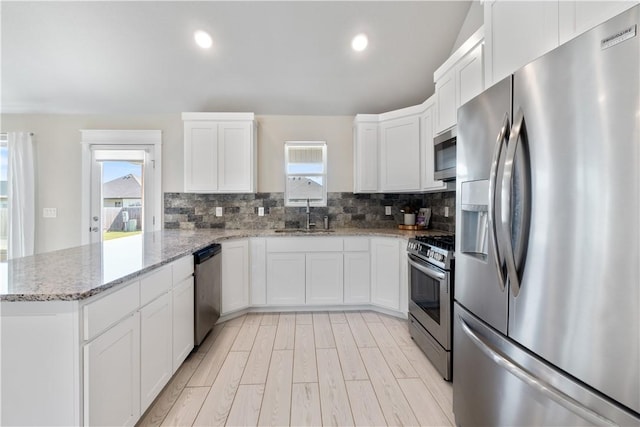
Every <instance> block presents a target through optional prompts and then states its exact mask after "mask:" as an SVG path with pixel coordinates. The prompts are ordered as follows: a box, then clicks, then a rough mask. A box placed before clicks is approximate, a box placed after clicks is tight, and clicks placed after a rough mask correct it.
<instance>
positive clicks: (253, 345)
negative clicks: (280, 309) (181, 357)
mask: <svg viewBox="0 0 640 427" xmlns="http://www.w3.org/2000/svg"><path fill="white" fill-rule="evenodd" d="M160 425H162V426H192V425H195V426H200V425H227V426H256V425H261V426H263V425H264V426H285V425H291V426H320V425H331V426H353V425H355V426H380V425H392V426H397V425H411V426H414V425H415V426H417V425H421V426H447V425H449V426H450V425H454V418H453V412H452V389H451V384H450V383H448V382H446V381H444V380H443V379H442V377H441V376H440V375H439V374H438V373H437V371H436V370H435V368H434V367H433V366H432V365H431V363H430V362H429V360H428V359H427V358H426V357H425V356H424V354H423V353H422V352H421V351H420V349H419V348H418V347H416V345H415V344H414V343H413V341H412V340H411V337H410V336H409V332H408V329H407V322H406V321H404V320H402V319H397V318H394V317H390V316H386V315H384V314H380V313H374V312H370V311H368V312H331V313H265V314H262V313H260V314H247V315H244V316H241V317H238V318H235V319H232V320H229V321H228V322H225V323H223V324H220V325H216V327H215V328H214V330H213V331H212V332H211V333H210V334H209V336H208V337H207V339H206V340H205V341H204V342H203V343H202V345H201V346H200V347H199V348H198V351H196V352H193V353H192V354H191V355H189V357H188V358H187V360H186V361H185V363H184V364H183V365H182V366H181V367H180V369H179V370H178V372H177V373H176V375H175V376H174V377H173V378H172V379H171V381H170V382H169V384H168V385H167V386H166V387H165V389H164V390H163V391H162V392H161V393H160V395H159V396H158V398H157V399H156V401H155V402H154V403H153V404H152V406H151V407H150V408H149V410H147V412H146V413H145V415H144V417H143V418H142V419H141V420H140V422H139V423H138V426H141V427H142V426H160Z"/></svg>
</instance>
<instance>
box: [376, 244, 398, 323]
mask: <svg viewBox="0 0 640 427" xmlns="http://www.w3.org/2000/svg"><path fill="white" fill-rule="evenodd" d="M398 242H399V241H398V239H393V238H375V239H371V303H372V304H375V305H379V306H381V307H386V308H390V309H392V310H399V309H400V249H399V243H398Z"/></svg>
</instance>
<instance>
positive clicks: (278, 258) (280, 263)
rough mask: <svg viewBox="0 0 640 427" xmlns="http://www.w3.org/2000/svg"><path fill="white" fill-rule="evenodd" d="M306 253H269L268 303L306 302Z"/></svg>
mask: <svg viewBox="0 0 640 427" xmlns="http://www.w3.org/2000/svg"><path fill="white" fill-rule="evenodd" d="M305 280H306V278H305V256H304V253H276V254H267V304H273V305H300V304H304V303H305Z"/></svg>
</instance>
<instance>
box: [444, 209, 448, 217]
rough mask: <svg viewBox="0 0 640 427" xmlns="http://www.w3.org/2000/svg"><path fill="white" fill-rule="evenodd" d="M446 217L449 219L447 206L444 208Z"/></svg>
mask: <svg viewBox="0 0 640 427" xmlns="http://www.w3.org/2000/svg"><path fill="white" fill-rule="evenodd" d="M444 216H445V218H448V217H449V206H445V207H444Z"/></svg>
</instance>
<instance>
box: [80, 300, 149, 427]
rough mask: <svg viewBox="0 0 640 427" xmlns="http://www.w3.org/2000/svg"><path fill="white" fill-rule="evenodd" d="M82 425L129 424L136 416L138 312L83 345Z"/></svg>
mask: <svg viewBox="0 0 640 427" xmlns="http://www.w3.org/2000/svg"><path fill="white" fill-rule="evenodd" d="M84 405H85V406H84V424H85V425H86V426H132V425H134V424H135V423H136V421H138V418H139V417H140V315H139V314H138V313H137V312H136V313H135V314H134V315H132V316H131V317H129V318H127V319H125V320H123V321H121V322H120V323H118V324H117V325H116V326H114V327H113V328H111V329H109V330H108V331H107V332H105V333H104V334H102V335H100V336H99V337H98V338H96V339H95V340H93V341H92V342H90V343H89V344H87V345H85V347H84Z"/></svg>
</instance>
